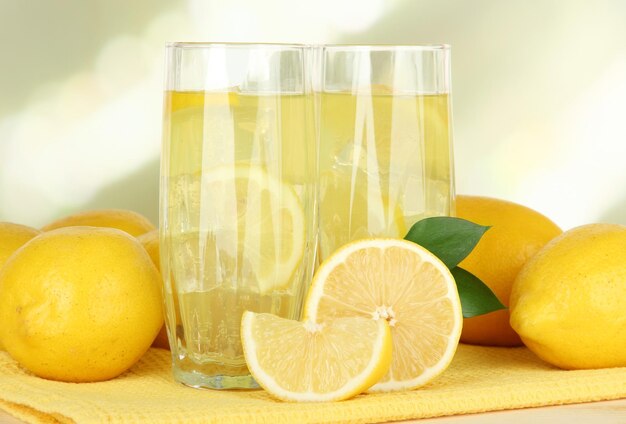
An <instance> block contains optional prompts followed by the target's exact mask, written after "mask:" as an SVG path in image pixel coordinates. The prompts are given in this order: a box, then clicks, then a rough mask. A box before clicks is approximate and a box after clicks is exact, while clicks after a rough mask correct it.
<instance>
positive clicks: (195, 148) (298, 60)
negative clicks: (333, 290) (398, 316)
mask: <svg viewBox="0 0 626 424" xmlns="http://www.w3.org/2000/svg"><path fill="white" fill-rule="evenodd" d="M166 56H167V59H166V62H167V63H166V73H167V76H166V92H165V112H164V113H165V117H164V130H163V154H162V163H161V219H160V221H161V222H160V241H161V268H162V273H163V279H164V293H165V303H166V324H167V329H168V336H169V343H170V346H171V350H172V359H173V370H174V376H175V378H176V379H177V380H178V381H180V382H182V383H184V384H186V385H189V386H193V387H208V388H253V387H258V386H256V383H255V382H254V380H253V379H252V377H251V376H250V374H249V371H248V369H247V367H246V364H245V361H244V356H243V352H242V347H241V342H240V332H239V328H240V324H241V315H242V313H243V311H245V310H251V311H256V312H270V313H273V314H277V315H280V316H283V317H286V318H291V319H298V318H299V316H300V312H301V306H302V301H303V296H304V294H305V291H306V288H307V286H308V283H309V281H310V278H311V273H312V268H313V264H314V259H315V258H314V255H315V249H316V243H317V239H316V234H317V225H316V222H315V214H316V208H317V205H316V196H315V194H316V186H315V183H316V177H317V174H316V172H317V162H316V160H317V152H316V143H315V123H314V117H313V100H312V94H311V80H310V70H311V65H310V63H309V61H310V60H311V58H310V53H309V49H308V48H306V47H303V46H297V45H254V44H206V43H205V44H198V43H173V44H170V45H168V46H167V53H166Z"/></svg>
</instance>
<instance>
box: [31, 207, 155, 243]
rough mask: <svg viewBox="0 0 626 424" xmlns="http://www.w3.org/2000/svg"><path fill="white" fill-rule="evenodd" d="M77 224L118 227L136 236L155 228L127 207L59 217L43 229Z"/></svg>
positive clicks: (47, 229)
mask: <svg viewBox="0 0 626 424" xmlns="http://www.w3.org/2000/svg"><path fill="white" fill-rule="evenodd" d="M75 226H90V227H109V228H117V229H118V230H122V231H126V232H127V233H128V234H130V235H131V236H135V237H136V236H139V235H141V234H145V233H147V232H148V231H152V230H154V229H155V227H154V225H153V224H152V222H150V220H149V219H148V218H146V217H145V216H143V215H141V214H140V213H137V212H134V211H130V210H126V209H95V210H90V211H84V212H79V213H75V214H73V215H69V216H66V217H64V218H61V219H58V220H56V221H54V222H51V223H50V224H48V225H46V226H45V227H43V228H42V230H43V231H50V230H54V229H56V228H63V227H75Z"/></svg>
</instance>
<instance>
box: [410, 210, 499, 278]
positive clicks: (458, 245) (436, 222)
mask: <svg viewBox="0 0 626 424" xmlns="http://www.w3.org/2000/svg"><path fill="white" fill-rule="evenodd" d="M488 229H489V227H485V226H483V225H478V224H474V223H473V222H470V221H467V220H465V219H461V218H453V217H449V216H435V217H432V218H425V219H422V220H420V221H418V222H416V223H415V224H413V226H412V227H411V229H410V230H409V232H408V233H407V235H406V237H404V238H405V239H406V240H409V241H412V242H414V243H417V244H419V245H420V246H422V247H424V248H426V249H428V250H429V251H431V252H432V253H433V254H434V255H435V256H437V257H438V258H439V259H441V261H442V262H443V263H444V264H446V266H447V267H448V268H449V269H452V268H454V267H455V266H457V265H458V264H459V262H461V261H462V260H463V259H465V257H466V256H467V255H469V254H470V252H471V251H472V249H474V247H475V246H476V244H478V241H479V240H480V238H481V237H482V236H483V234H485V231H487V230H488Z"/></svg>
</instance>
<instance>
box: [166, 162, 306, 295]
mask: <svg viewBox="0 0 626 424" xmlns="http://www.w3.org/2000/svg"><path fill="white" fill-rule="evenodd" d="M170 184H175V187H173V188H170V190H169V191H170V193H174V194H172V195H170V196H171V199H170V216H171V217H172V222H174V219H173V218H176V220H175V221H176V222H178V223H179V224H178V225H179V226H180V228H173V229H172V235H173V237H172V243H173V246H174V253H175V254H176V258H175V259H176V260H179V261H180V262H181V263H185V264H188V265H186V266H185V268H186V269H187V271H181V272H186V273H187V274H189V275H188V276H186V277H185V276H179V278H177V280H178V281H180V283H179V284H188V285H189V287H182V289H183V291H194V290H197V289H198V287H197V286H198V285H201V287H202V288H203V289H210V288H211V287H213V286H214V285H231V286H237V287H247V288H251V289H252V290H254V291H256V290H257V289H258V292H259V293H267V292H269V291H272V290H275V289H279V288H283V287H286V286H288V285H289V283H290V281H291V277H292V275H293V274H294V271H295V270H296V268H297V267H298V265H299V264H300V262H301V261H302V257H303V253H304V247H305V231H306V229H305V220H304V211H303V209H302V205H301V203H300V200H299V198H298V195H297V194H296V192H295V190H294V188H293V187H292V186H291V185H290V184H288V183H285V182H283V181H281V180H280V179H278V178H276V177H274V176H272V175H270V174H269V173H268V172H267V171H266V170H265V169H264V168H261V167H260V166H247V165H234V166H232V165H231V166H220V167H216V168H213V169H211V170H208V171H204V172H203V173H202V174H200V173H197V174H194V175H183V176H180V177H177V179H176V180H175V181H174V182H170ZM198 278H200V281H201V282H197V281H198Z"/></svg>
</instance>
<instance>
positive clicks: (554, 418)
mask: <svg viewBox="0 0 626 424" xmlns="http://www.w3.org/2000/svg"><path fill="white" fill-rule="evenodd" d="M0 423H2V424H18V423H22V421H20V420H18V419H16V418H13V417H12V416H10V415H9V414H7V413H6V412H4V411H2V410H0ZM402 423H403V424H408V423H418V424H496V423H497V424H501V423H506V424H527V423H532V424H544V423H545V424H565V423H567V424H570V423H583V424H584V423H593V424H626V399H620V400H612V401H606V402H591V403H579V404H574V405H563V406H549V407H545V408H529V409H515V410H510V411H497V412H487V413H484V414H471V415H456V416H452V417H441V418H428V419H423V420H410V421H402Z"/></svg>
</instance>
